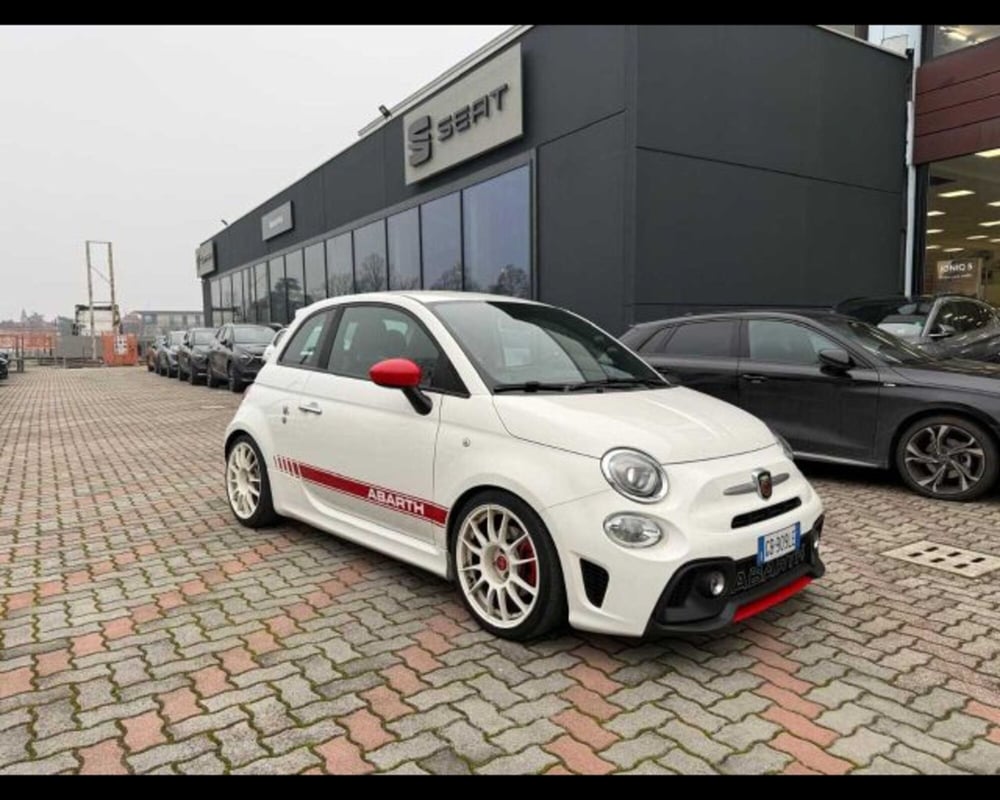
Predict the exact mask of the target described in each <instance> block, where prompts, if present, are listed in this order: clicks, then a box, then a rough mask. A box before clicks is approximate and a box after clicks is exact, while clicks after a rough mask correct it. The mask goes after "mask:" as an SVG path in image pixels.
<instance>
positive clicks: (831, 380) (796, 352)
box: [739, 318, 880, 463]
mask: <svg viewBox="0 0 1000 800" xmlns="http://www.w3.org/2000/svg"><path fill="white" fill-rule="evenodd" d="M742 337H743V342H744V343H745V344H744V345H743V347H742V354H741V358H740V361H739V397H740V403H739V404H740V406H742V407H743V408H744V409H746V410H747V411H749V412H750V413H751V414H754V415H755V416H757V417H760V418H761V419H762V420H764V421H765V422H766V423H768V424H769V425H770V426H771V427H772V428H774V430H776V431H777V432H778V433H780V434H781V435H782V436H784V437H785V438H786V439H787V440H788V441H789V443H790V444H791V445H792V449H793V450H795V452H796V453H800V454H803V455H816V456H822V457H825V458H831V459H841V460H846V461H856V462H862V463H872V462H874V461H875V460H876V459H875V447H874V441H875V434H876V430H877V421H878V417H877V412H878V397H879V387H880V383H879V375H878V372H877V370H875V369H874V368H872V366H871V365H870V364H868V363H867V361H866V360H865V359H863V358H861V357H860V356H859V355H858V354H856V353H851V355H852V357H853V358H854V360H855V366H854V367H853V368H851V369H849V370H846V371H843V370H835V369H831V368H829V367H826V366H823V365H822V364H821V362H820V360H819V353H820V351H822V350H829V349H841V350H844V349H846V348H845V347H844V346H843V345H842V344H841V343H839V342H836V341H834V340H832V339H831V338H830V337H829V336H828V335H826V334H825V333H823V332H821V331H820V330H818V329H817V328H815V327H813V326H811V325H808V324H806V323H805V322H799V321H794V322H793V321H790V320H783V319H766V318H754V319H749V320H746V321H745V322H744V326H743V334H742Z"/></svg>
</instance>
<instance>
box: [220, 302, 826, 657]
mask: <svg viewBox="0 0 1000 800" xmlns="http://www.w3.org/2000/svg"><path fill="white" fill-rule="evenodd" d="M225 459H226V471H225V490H226V494H227V497H228V499H229V504H230V507H231V508H232V511H233V514H234V515H235V516H236V519H237V520H238V521H239V522H241V523H242V524H243V525H246V526H248V527H258V526H261V525H264V524H267V523H269V522H272V521H273V520H274V519H275V518H276V515H278V514H280V515H284V516H288V517H293V518H296V519H299V520H302V521H304V522H307V523H310V524H312V525H315V526H316V527H318V528H321V529H323V530H326V531H329V532H331V533H335V534H337V535H339V536H342V537H344V538H346V539H350V540H352V541H355V542H358V543H361V544H364V545H367V546H369V547H371V548H373V549H375V550H379V551H381V552H383V553H387V554H389V555H391V556H394V557H396V558H399V559H402V560H404V561H408V562H410V563H412V564H415V565H417V566H419V567H422V568H424V569H427V570H429V571H431V572H434V573H437V574H438V575H441V576H444V577H447V578H450V579H451V580H454V581H455V582H456V583H457V584H458V587H459V590H460V594H461V597H462V599H463V601H464V602H465V604H466V606H467V607H468V608H469V610H470V612H471V613H472V615H473V616H474V618H475V619H476V620H477V621H478V622H479V623H480V624H481V625H482V626H483V627H484V628H486V629H487V630H489V631H491V632H493V633H494V634H496V635H498V636H502V637H506V638H512V639H524V638H527V637H532V636H538V635H541V634H544V633H546V632H547V631H549V630H551V629H552V628H553V627H555V626H557V625H558V624H560V623H561V622H563V621H565V620H566V619H568V621H569V622H570V624H572V625H573V626H575V627H577V628H581V629H585V630H592V631H601V632H605V633H609V634H621V635H627V636H640V635H642V634H645V633H648V632H659V631H674V632H683V631H686V632H700V631H707V630H711V629H714V628H718V627H721V626H724V625H727V624H729V623H732V622H734V621H739V620H741V619H744V618H746V617H748V616H750V615H752V614H755V613H757V612H759V611H761V610H763V609H764V608H767V607H769V606H771V605H773V604H775V603H777V602H779V601H781V600H782V599H784V598H785V597H788V596H789V595H791V594H793V593H795V592H797V591H798V590H800V589H802V588H803V587H804V586H805V585H806V584H807V583H808V582H809V581H810V580H811V579H812V578H814V577H817V576H819V575H821V574H822V573H823V569H824V568H823V564H822V561H821V560H820V557H819V541H820V534H821V530H822V526H823V509H822V505H821V503H820V500H819V498H818V497H817V495H816V493H815V492H814V491H813V490H812V488H811V487H810V486H809V484H808V482H807V481H806V480H805V479H804V478H803V477H802V475H801V473H800V472H799V471H798V469H797V468H796V467H795V464H794V463H793V462H792V460H791V456H790V453H788V452H787V450H786V448H785V446H783V444H782V442H781V440H780V439H779V438H778V437H777V436H776V435H775V434H774V433H773V432H772V431H771V430H770V429H769V428H768V427H767V426H766V425H764V424H763V423H762V422H760V421H759V420H758V419H755V418H754V417H752V416H750V415H749V414H747V413H745V412H743V411H740V410H739V409H738V408H736V407H734V406H732V405H729V404H728V403H723V402H720V401H719V400H716V399H714V398H711V397H708V396H706V395H703V394H700V393H698V392H693V391H691V390H689V389H685V388H681V387H674V386H671V385H669V384H668V383H667V382H666V381H664V380H663V379H662V378H661V377H660V376H659V375H657V373H656V371H655V370H654V369H652V368H651V367H650V366H649V365H648V364H646V363H645V362H643V361H642V360H641V359H640V358H638V357H637V356H636V355H635V354H634V353H632V352H631V351H629V350H628V349H627V348H626V347H624V346H623V345H622V344H621V343H620V342H618V341H617V340H615V339H614V338H612V337H611V336H609V335H608V334H607V333H605V332H604V331H602V330H600V329H598V328H596V327H595V326H594V325H592V324H591V323H589V322H587V321H586V320H584V319H582V318H581V317H579V316H577V315H575V314H572V313H570V312H568V311H563V310H561V309H558V308H553V307H551V306H547V305H543V304H540V303H534V302H530V301H522V300H515V299H512V298H501V297H498V296H495V295H476V294H466V293H447V292H412V293H410V292H408V293H373V294H366V295H361V296H352V297H340V298H336V299H330V300H326V301H321V302H319V303H315V304H313V305H312V306H310V308H309V309H308V311H307V312H305V313H303V314H300V315H299V317H298V318H297V319H296V320H295V321H294V322H293V323H292V325H291V326H290V328H289V332H288V334H287V335H286V336H285V338H284V340H283V341H282V343H281V345H280V347H279V349H278V354H277V357H276V358H275V359H274V360H272V361H269V362H268V363H266V364H265V365H264V367H263V368H262V369H261V371H260V374H259V375H258V377H257V381H256V383H255V384H254V385H253V386H252V387H250V389H249V390H248V391H247V394H246V396H245V397H244V399H243V402H242V403H241V404H240V407H239V409H238V410H237V412H236V416H235V417H234V419H233V420H232V422H231V423H230V425H229V427H228V428H227V430H226V439H225Z"/></svg>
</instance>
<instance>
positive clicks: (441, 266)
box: [420, 192, 462, 290]
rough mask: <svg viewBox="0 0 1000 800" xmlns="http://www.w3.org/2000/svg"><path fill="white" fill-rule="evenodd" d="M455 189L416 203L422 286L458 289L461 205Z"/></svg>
mask: <svg viewBox="0 0 1000 800" xmlns="http://www.w3.org/2000/svg"><path fill="white" fill-rule="evenodd" d="M461 202H462V200H461V196H460V195H459V193H458V192H455V193H454V194H449V195H445V196H444V197H441V198H439V199H437V200H432V201H431V202H429V203H424V204H423V205H422V206H420V226H421V231H420V233H421V238H420V244H421V250H422V253H423V263H424V288H425V289H453V290H458V289H461V288H462V208H461Z"/></svg>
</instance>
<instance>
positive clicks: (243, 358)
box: [236, 353, 252, 364]
mask: <svg viewBox="0 0 1000 800" xmlns="http://www.w3.org/2000/svg"><path fill="white" fill-rule="evenodd" d="M236 357H237V358H238V359H239V360H240V361H241V362H243V363H244V364H246V363H247V361H249V360H250V359H251V358H252V356H251V355H250V354H249V353H240V354H239V355H238V356H236Z"/></svg>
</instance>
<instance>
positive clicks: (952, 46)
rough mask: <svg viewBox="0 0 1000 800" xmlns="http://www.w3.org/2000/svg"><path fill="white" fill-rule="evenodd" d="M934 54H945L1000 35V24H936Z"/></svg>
mask: <svg viewBox="0 0 1000 800" xmlns="http://www.w3.org/2000/svg"><path fill="white" fill-rule="evenodd" d="M933 27H934V42H933V44H932V45H931V51H932V53H933V55H934V56H935V57H936V56H943V55H945V54H946V53H953V52H955V51H956V50H963V49H964V48H966V47H973V46H974V45H977V44H982V43H983V42H988V41H989V40H990V39H995V38H996V37H997V36H1000V25H934V26H933Z"/></svg>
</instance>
